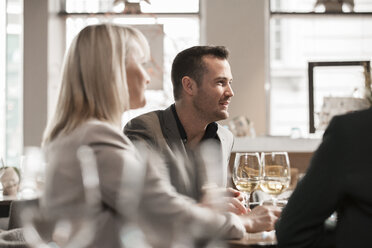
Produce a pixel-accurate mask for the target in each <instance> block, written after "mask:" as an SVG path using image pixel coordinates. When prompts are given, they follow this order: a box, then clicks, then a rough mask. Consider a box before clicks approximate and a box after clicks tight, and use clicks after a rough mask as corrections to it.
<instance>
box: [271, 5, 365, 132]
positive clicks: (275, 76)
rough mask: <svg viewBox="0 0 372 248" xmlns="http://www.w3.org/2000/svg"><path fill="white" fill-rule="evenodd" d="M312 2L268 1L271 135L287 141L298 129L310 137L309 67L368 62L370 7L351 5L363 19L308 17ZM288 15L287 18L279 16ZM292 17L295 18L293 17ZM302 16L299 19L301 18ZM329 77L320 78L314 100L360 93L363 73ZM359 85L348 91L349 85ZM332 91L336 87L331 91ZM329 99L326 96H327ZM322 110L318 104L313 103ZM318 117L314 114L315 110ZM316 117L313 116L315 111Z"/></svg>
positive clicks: (353, 14)
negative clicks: (332, 90) (316, 63)
mask: <svg viewBox="0 0 372 248" xmlns="http://www.w3.org/2000/svg"><path fill="white" fill-rule="evenodd" d="M315 2H316V1H315V0H312V1H310V0H303V1H294V0H276V1H274V0H272V1H271V2H270V4H271V17H270V76H271V88H270V131H269V132H270V134H271V135H289V134H290V132H291V129H292V128H299V129H300V130H301V133H302V135H303V136H307V134H308V133H309V117H308V116H309V112H308V111H309V107H308V102H309V100H308V62H312V61H352V60H356V61H361V60H371V58H372V30H371V28H370V27H371V25H372V13H366V11H372V2H371V1H368V0H359V1H358V0H356V1H355V9H354V10H355V11H364V14H358V13H349V14H338V15H334V14H330V15H327V14H321V15H317V14H313V13H306V12H305V11H313V8H314V4H315ZM285 11H289V13H283V12H285ZM294 11H297V12H298V13H292V12H294ZM301 12H302V14H301ZM303 13H305V14H303ZM342 73H343V74H342V75H344V76H340V75H341V74H340V72H335V73H333V74H332V75H328V74H327V75H325V74H322V78H321V82H320V81H318V82H319V84H320V85H322V87H321V88H320V89H319V91H321V90H323V89H324V92H320V94H319V95H321V96H327V94H331V93H329V92H330V90H329V89H330V88H332V87H337V90H336V91H335V92H336V93H334V94H335V95H333V96H339V95H337V94H342V95H343V96H351V95H353V94H355V87H360V88H358V89H357V91H362V90H363V88H364V84H363V80H362V79H363V76H364V75H363V70H359V71H355V70H353V71H352V72H351V73H354V74H351V75H349V74H347V71H345V70H343V71H342ZM349 80H354V81H353V82H361V83H360V84H356V85H355V87H351V88H352V90H350V81H349ZM336 85H337V86H336ZM328 96H329V95H328ZM315 101H316V102H315V106H321V105H322V101H323V99H322V98H317V99H315ZM318 111H319V110H318ZM315 112H317V110H315Z"/></svg>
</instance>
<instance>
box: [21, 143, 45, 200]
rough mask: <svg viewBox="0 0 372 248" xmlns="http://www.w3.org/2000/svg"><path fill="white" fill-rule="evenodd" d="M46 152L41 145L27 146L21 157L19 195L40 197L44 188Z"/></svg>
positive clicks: (29, 197) (28, 197) (25, 197)
mask: <svg viewBox="0 0 372 248" xmlns="http://www.w3.org/2000/svg"><path fill="white" fill-rule="evenodd" d="M45 168H46V166H45V159H44V153H43V151H42V149H41V148H40V147H26V148H25V155H24V156H23V157H22V158H21V165H20V173H21V183H20V185H19V196H20V197H21V198H23V199H32V198H37V197H40V195H41V194H42V192H43V189H44V179H45V178H44V177H45Z"/></svg>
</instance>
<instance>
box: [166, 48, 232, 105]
mask: <svg viewBox="0 0 372 248" xmlns="http://www.w3.org/2000/svg"><path fill="white" fill-rule="evenodd" d="M207 55H210V56H214V57H217V58H220V59H227V58H228V56H229V51H228V50H227V49H226V48H225V47H224V46H194V47H190V48H188V49H186V50H183V51H182V52H180V53H179V54H177V56H176V58H175V59H174V60H173V64H172V72H171V77H172V84H173V96H174V99H175V100H178V99H179V98H180V96H181V93H182V78H183V77H184V76H189V77H190V78H192V79H193V80H195V82H196V83H197V84H198V85H200V84H201V81H202V79H203V75H204V74H205V73H206V72H207V67H206V65H205V64H204V62H203V57H204V56H207Z"/></svg>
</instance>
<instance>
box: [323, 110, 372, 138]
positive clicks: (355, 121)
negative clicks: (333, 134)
mask: <svg viewBox="0 0 372 248" xmlns="http://www.w3.org/2000/svg"><path fill="white" fill-rule="evenodd" d="M329 127H330V128H337V129H341V130H348V132H356V133H358V132H364V131H366V130H372V129H371V127H372V108H369V109H366V110H361V111H355V112H351V113H348V114H344V115H338V116H335V117H334V118H333V119H332V121H331V123H330V125H329Z"/></svg>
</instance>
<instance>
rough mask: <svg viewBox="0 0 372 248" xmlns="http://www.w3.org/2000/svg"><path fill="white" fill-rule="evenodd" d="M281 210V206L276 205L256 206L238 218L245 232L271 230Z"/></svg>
mask: <svg viewBox="0 0 372 248" xmlns="http://www.w3.org/2000/svg"><path fill="white" fill-rule="evenodd" d="M281 212H282V210H281V208H279V207H277V206H257V207H255V208H254V209H252V211H249V212H248V213H247V214H246V215H243V216H240V218H241V220H242V221H243V223H244V226H245V229H246V231H247V232H250V233H256V232H262V231H271V230H273V229H274V225H275V222H276V221H277V220H278V218H279V216H280V214H281Z"/></svg>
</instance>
